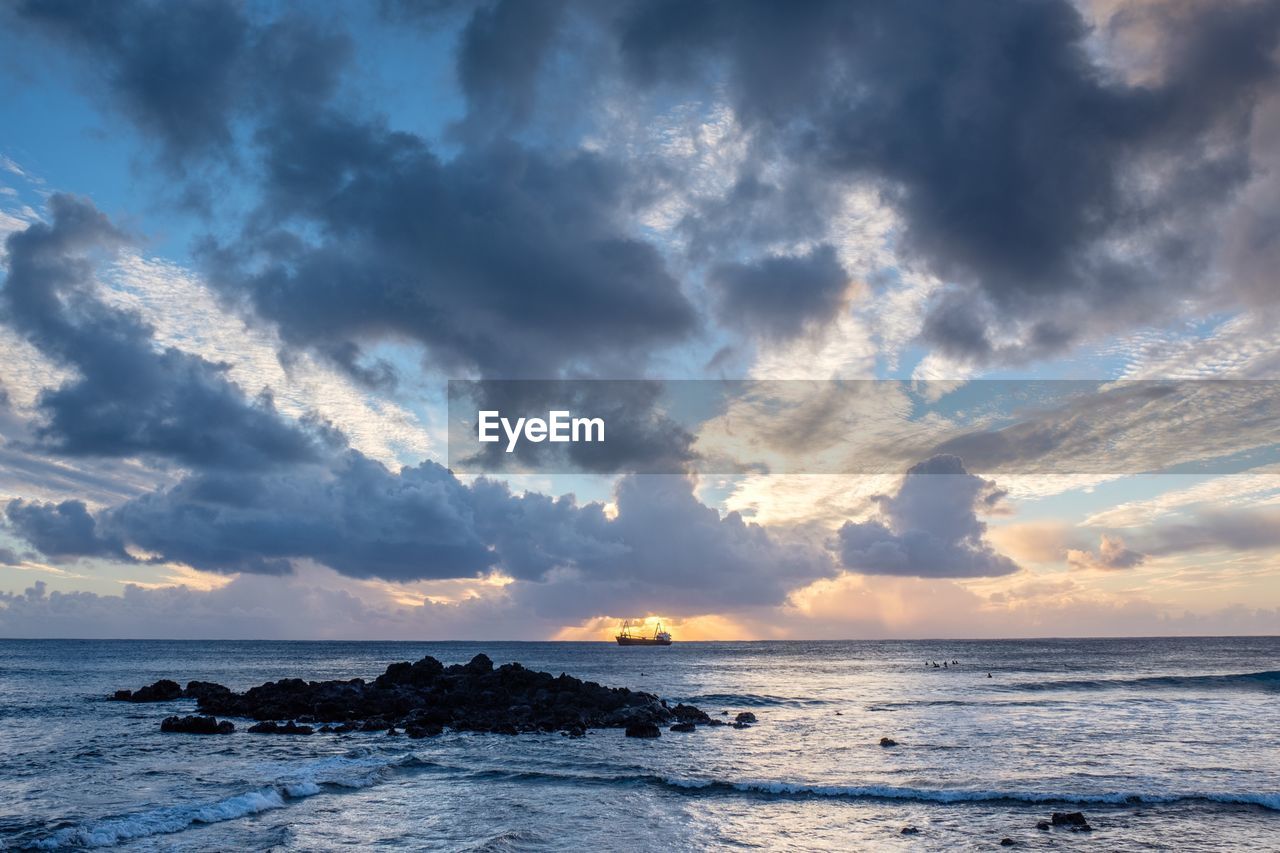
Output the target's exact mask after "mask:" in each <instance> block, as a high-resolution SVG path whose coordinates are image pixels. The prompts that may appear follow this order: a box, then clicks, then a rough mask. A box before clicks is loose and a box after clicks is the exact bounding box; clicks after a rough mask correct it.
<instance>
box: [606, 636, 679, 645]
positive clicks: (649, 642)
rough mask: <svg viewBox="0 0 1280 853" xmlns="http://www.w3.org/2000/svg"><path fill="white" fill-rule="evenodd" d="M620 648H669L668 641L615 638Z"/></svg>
mask: <svg viewBox="0 0 1280 853" xmlns="http://www.w3.org/2000/svg"><path fill="white" fill-rule="evenodd" d="M614 639H616V640H617V641H618V645H620V646H669V645H671V641H670V640H655V639H653V638H652V637H615V638H614Z"/></svg>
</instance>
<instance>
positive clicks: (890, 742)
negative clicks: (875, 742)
mask: <svg viewBox="0 0 1280 853" xmlns="http://www.w3.org/2000/svg"><path fill="white" fill-rule="evenodd" d="M880 745H881V746H897V745H898V742H897V741H896V740H894V739H893V738H891V737H882V738H880Z"/></svg>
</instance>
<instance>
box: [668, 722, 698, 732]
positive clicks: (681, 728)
mask: <svg viewBox="0 0 1280 853" xmlns="http://www.w3.org/2000/svg"><path fill="white" fill-rule="evenodd" d="M696 728H697V726H695V725H694V724H693V723H676V724H675V725H673V726H672V727H671V729H670V730H671V731H673V732H691V731H693V730H694V729H696Z"/></svg>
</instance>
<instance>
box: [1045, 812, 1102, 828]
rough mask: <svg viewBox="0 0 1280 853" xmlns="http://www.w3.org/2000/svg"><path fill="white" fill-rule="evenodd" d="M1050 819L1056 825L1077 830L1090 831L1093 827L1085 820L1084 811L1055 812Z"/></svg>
mask: <svg viewBox="0 0 1280 853" xmlns="http://www.w3.org/2000/svg"><path fill="white" fill-rule="evenodd" d="M1050 821H1051V822H1052V823H1053V825H1054V826H1064V827H1066V828H1067V829H1071V830H1075V831H1077V832H1088V831H1089V830H1091V829H1093V827H1091V826H1089V821H1087V820H1085V817H1084V812H1054V813H1053V817H1052V818H1050Z"/></svg>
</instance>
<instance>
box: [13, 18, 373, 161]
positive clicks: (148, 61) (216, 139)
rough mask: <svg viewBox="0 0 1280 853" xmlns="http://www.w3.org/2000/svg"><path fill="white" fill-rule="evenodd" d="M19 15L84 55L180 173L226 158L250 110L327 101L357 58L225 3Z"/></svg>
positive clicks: (343, 43) (337, 43)
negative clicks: (193, 163)
mask: <svg viewBox="0 0 1280 853" xmlns="http://www.w3.org/2000/svg"><path fill="white" fill-rule="evenodd" d="M14 11H15V12H16V15H17V17H18V19H19V20H21V21H25V22H29V23H31V24H33V25H35V26H36V27H38V28H39V29H41V30H43V31H44V32H47V33H49V34H51V35H53V36H54V37H55V38H57V39H60V40H62V41H63V42H64V43H66V44H68V45H70V46H71V47H72V49H74V50H76V51H79V52H82V53H84V54H85V55H86V58H88V59H89V60H90V67H91V68H92V69H93V70H94V73H95V74H97V75H99V76H100V78H101V82H102V83H103V84H104V85H105V86H106V87H107V90H108V91H109V92H110V94H111V95H112V96H113V98H114V100H115V101H116V103H117V104H118V105H119V107H120V108H121V109H122V110H123V111H124V112H125V113H126V114H127V115H128V116H129V118H130V119H131V120H133V121H134V122H135V123H136V124H137V126H138V128H139V130H141V131H142V132H143V133H144V134H146V136H147V138H148V140H158V141H159V142H160V143H161V145H162V147H163V149H164V152H163V153H164V157H165V158H166V160H167V162H168V163H169V164H170V165H171V166H173V167H175V168H178V167H185V166H188V165H190V162H189V158H191V157H195V156H200V155H207V154H213V153H218V154H223V153H226V150H227V149H228V148H229V147H230V145H231V144H232V142H233V140H234V135H235V127H234V124H235V120H236V117H237V116H238V115H239V114H242V113H243V112H245V111H246V110H251V109H257V110H260V109H276V108H280V107H282V106H284V105H285V104H299V103H304V102H307V101H312V100H315V99H320V98H323V97H324V96H326V95H327V94H328V93H329V92H330V91H332V89H333V87H334V85H335V84H336V82H337V74H338V72H339V70H340V69H341V67H342V65H343V62H344V61H345V59H346V57H347V55H348V54H349V52H350V45H349V43H348V41H347V39H346V38H345V37H343V36H340V35H332V34H327V33H323V32H321V31H319V30H318V29H316V28H315V26H314V25H313V24H312V23H310V22H308V21H307V20H306V19H305V18H304V17H302V16H295V17H289V18H284V19H282V20H280V21H277V22H274V23H272V24H269V25H265V26H263V25H257V24H255V23H253V22H252V21H250V20H249V19H248V17H247V16H246V9H245V7H244V5H243V4H240V3H231V2H225V0H191V2H181V3H166V2H158V0H121V2H94V0H89V1H88V2H76V0H23V2H20V3H19V4H18V5H17V6H16V7H15V9H14Z"/></svg>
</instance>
